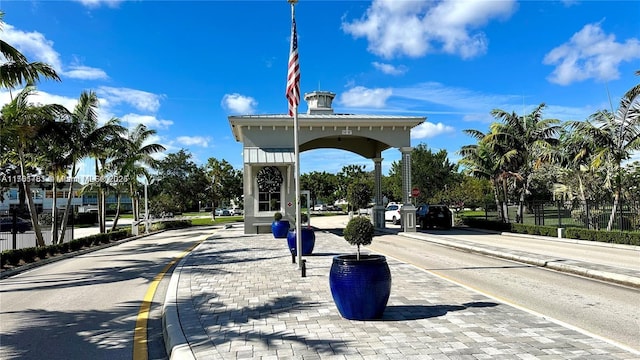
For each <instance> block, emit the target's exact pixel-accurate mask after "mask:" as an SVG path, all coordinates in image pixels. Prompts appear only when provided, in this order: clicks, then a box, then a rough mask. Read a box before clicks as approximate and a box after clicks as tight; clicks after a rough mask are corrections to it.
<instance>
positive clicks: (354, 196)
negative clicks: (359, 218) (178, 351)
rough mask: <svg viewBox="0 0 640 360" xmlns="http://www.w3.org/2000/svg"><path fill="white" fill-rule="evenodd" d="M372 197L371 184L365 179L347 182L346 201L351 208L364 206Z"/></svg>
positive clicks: (356, 208)
mask: <svg viewBox="0 0 640 360" xmlns="http://www.w3.org/2000/svg"><path fill="white" fill-rule="evenodd" d="M372 197H373V190H372V187H371V184H370V183H369V182H368V181H367V180H366V179H360V180H357V181H355V182H353V183H351V184H349V186H348V189H347V201H348V202H349V206H350V207H351V208H352V209H354V210H358V209H363V208H366V207H367V206H368V205H369V202H370V201H371V198H372Z"/></svg>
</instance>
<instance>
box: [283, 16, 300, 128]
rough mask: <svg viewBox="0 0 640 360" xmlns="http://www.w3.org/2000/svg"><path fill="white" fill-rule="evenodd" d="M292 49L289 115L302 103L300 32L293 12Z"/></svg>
mask: <svg viewBox="0 0 640 360" xmlns="http://www.w3.org/2000/svg"><path fill="white" fill-rule="evenodd" d="M291 24H292V25H291V51H290V52H289V69H288V70H287V92H286V94H285V95H286V97H287V100H288V101H289V116H293V115H294V112H295V108H296V107H297V106H298V104H300V63H299V62H298V34H297V33H296V19H295V16H294V15H293V14H291Z"/></svg>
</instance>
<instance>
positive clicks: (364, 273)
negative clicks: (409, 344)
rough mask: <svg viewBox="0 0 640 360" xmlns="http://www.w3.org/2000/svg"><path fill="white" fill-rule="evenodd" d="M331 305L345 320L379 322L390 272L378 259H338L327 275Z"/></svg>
mask: <svg viewBox="0 0 640 360" xmlns="http://www.w3.org/2000/svg"><path fill="white" fill-rule="evenodd" d="M329 285H330V287H331V295H332V296H333V301H334V302H335V304H336V307H337V308H338V311H339V312H340V315H342V317H344V318H345V319H349V320H371V319H379V318H381V317H382V314H383V313H384V309H385V308H386V307H387V302H388V301H389V295H391V271H390V270H389V265H388V264H387V259H386V258H385V257H384V256H382V255H360V260H356V255H338V256H335V257H334V258H333V264H332V265H331V271H330V273H329Z"/></svg>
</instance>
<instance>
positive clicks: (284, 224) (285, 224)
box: [271, 212, 289, 239]
mask: <svg viewBox="0 0 640 360" xmlns="http://www.w3.org/2000/svg"><path fill="white" fill-rule="evenodd" d="M271 232H272V233H273V237H275V238H276V239H284V238H286V237H287V233H288V232H289V221H288V220H282V213H280V212H277V213H275V214H273V222H272V223H271Z"/></svg>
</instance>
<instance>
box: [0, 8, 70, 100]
mask: <svg viewBox="0 0 640 360" xmlns="http://www.w3.org/2000/svg"><path fill="white" fill-rule="evenodd" d="M3 18H4V12H2V11H0V30H1V29H2V24H3V23H4V22H3ZM0 53H2V55H3V56H4V58H5V59H6V60H7V62H5V63H2V64H0V88H6V89H14V88H15V87H17V86H18V85H20V84H25V83H26V84H35V83H37V82H38V81H40V76H43V77H45V78H48V79H52V80H56V81H60V78H59V77H58V74H56V72H55V70H54V69H53V68H52V67H51V66H50V65H48V64H45V63H42V62H29V61H28V60H27V58H26V57H25V56H24V55H22V53H20V52H19V51H18V50H16V48H14V47H13V46H11V45H9V44H8V43H7V42H6V41H4V40H2V39H0Z"/></svg>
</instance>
